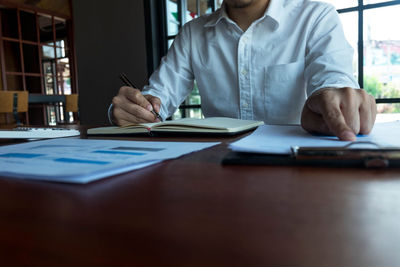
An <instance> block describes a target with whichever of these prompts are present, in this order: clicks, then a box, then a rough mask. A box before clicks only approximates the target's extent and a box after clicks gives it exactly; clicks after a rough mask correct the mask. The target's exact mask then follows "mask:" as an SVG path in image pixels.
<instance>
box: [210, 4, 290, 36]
mask: <svg viewBox="0 0 400 267" xmlns="http://www.w3.org/2000/svg"><path fill="white" fill-rule="evenodd" d="M283 2H286V1H283ZM282 13H283V3H282V0H270V2H269V5H268V8H267V10H266V11H265V13H264V15H263V16H262V17H261V18H259V19H258V20H257V21H261V20H264V19H265V17H269V18H271V19H272V21H273V22H274V24H275V25H274V30H276V29H278V27H279V24H280V23H281V17H282ZM222 19H225V20H227V21H231V19H230V18H229V16H228V13H227V12H226V6H225V2H223V3H222V5H221V8H219V9H218V10H217V11H215V12H214V14H212V15H211V16H210V19H209V21H208V22H207V23H206V24H204V27H215V26H216V25H217V24H218V23H219V22H220V21H221V20H222Z"/></svg>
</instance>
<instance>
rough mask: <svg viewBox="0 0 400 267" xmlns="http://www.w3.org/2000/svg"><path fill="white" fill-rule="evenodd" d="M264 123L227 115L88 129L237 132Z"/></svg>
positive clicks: (104, 131) (97, 132)
mask: <svg viewBox="0 0 400 267" xmlns="http://www.w3.org/2000/svg"><path fill="white" fill-rule="evenodd" d="M262 124H264V122H262V121H252V120H240V119H233V118H225V117H210V118H206V119H193V118H185V119H180V120H173V121H164V122H158V123H141V124H132V125H128V126H123V127H118V126H110V127H99V128H92V129H89V130H88V132H87V133H88V135H129V134H138V133H149V134H151V133H156V134H157V133H191V134H227V135H232V134H237V133H241V132H245V131H248V130H251V129H254V128H256V127H257V126H259V125H262Z"/></svg>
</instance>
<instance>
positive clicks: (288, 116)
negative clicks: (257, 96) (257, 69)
mask: <svg viewBox="0 0 400 267" xmlns="http://www.w3.org/2000/svg"><path fill="white" fill-rule="evenodd" d="M304 66H305V62H304V59H303V60H299V61H296V62H292V63H288V64H280V65H272V66H268V67H265V69H264V97H265V113H266V116H267V123H271V124H299V123H300V117H301V111H302V109H303V106H304V103H305V101H306V98H307V97H306V84H305V80H304Z"/></svg>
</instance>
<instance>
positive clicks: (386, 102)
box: [323, 0, 400, 120]
mask: <svg viewBox="0 0 400 267" xmlns="http://www.w3.org/2000/svg"><path fill="white" fill-rule="evenodd" d="M323 1H324V2H328V3H331V4H332V5H334V6H335V7H336V9H337V11H338V13H339V16H340V18H341V21H342V24H343V28H344V32H345V35H346V38H347V40H348V41H349V43H350V44H351V46H352V47H353V49H354V52H355V55H354V60H353V67H354V76H355V77H356V78H357V79H358V83H359V84H360V86H361V87H362V88H364V89H365V90H366V91H367V92H368V93H370V94H372V95H373V96H375V97H376V102H377V104H378V105H377V107H378V113H380V118H381V119H382V118H383V120H385V119H388V120H391V119H400V32H399V31H398V28H397V25H399V24H400V16H399V15H398V14H400V1H387V0H386V1H385V0H323Z"/></svg>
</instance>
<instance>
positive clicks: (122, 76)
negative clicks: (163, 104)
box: [119, 73, 162, 121]
mask: <svg viewBox="0 0 400 267" xmlns="http://www.w3.org/2000/svg"><path fill="white" fill-rule="evenodd" d="M119 78H120V79H121V81H122V82H123V83H124V84H125V85H126V86H129V87H132V88H136V89H139V87H137V86H135V85H134V84H133V83H132V82H131V81H130V80H129V79H128V77H127V76H126V75H125V73H121V74H120V75H119ZM139 90H140V89H139ZM151 113H153V115H154V116H156V118H157V119H159V120H160V121H162V118H161V116H160V114H158V113H157V112H155V110H154V109H153V110H152V111H151Z"/></svg>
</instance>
